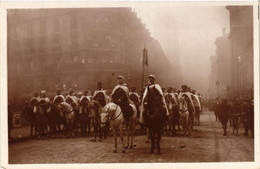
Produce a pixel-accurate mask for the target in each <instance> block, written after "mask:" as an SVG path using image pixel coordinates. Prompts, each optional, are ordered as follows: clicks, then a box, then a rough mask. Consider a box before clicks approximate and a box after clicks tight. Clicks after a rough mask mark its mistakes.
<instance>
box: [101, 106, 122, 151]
mask: <svg viewBox="0 0 260 169" xmlns="http://www.w3.org/2000/svg"><path fill="white" fill-rule="evenodd" d="M100 117H101V127H104V126H105V125H106V124H107V122H110V125H111V128H112V130H113V135H114V139H115V149H114V151H113V152H114V153H116V152H117V130H118V129H119V133H120V139H121V142H122V153H125V145H124V136H123V124H124V117H123V113H122V110H121V108H120V107H119V106H118V105H117V104H115V103H112V102H110V103H108V104H107V105H106V106H105V107H104V108H103V112H102V113H101V114H100Z"/></svg>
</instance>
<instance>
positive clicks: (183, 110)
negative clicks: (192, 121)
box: [179, 97, 189, 136]
mask: <svg viewBox="0 0 260 169" xmlns="http://www.w3.org/2000/svg"><path fill="white" fill-rule="evenodd" d="M179 114H180V120H181V122H182V128H183V131H184V136H189V112H188V105H187V102H186V101H185V99H184V98H182V97H180V98H179Z"/></svg>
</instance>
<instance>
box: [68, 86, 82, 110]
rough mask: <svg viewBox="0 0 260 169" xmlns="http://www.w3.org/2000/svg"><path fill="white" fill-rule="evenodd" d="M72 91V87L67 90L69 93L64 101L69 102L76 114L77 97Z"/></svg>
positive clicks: (77, 106)
mask: <svg viewBox="0 0 260 169" xmlns="http://www.w3.org/2000/svg"><path fill="white" fill-rule="evenodd" d="M73 92H74V91H73V89H70V90H69V95H67V96H66V99H65V102H67V103H69V104H70V105H71V106H72V107H73V110H74V111H75V114H77V113H78V108H79V99H78V98H77V96H75V95H73Z"/></svg>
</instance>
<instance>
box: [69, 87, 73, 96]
mask: <svg viewBox="0 0 260 169" xmlns="http://www.w3.org/2000/svg"><path fill="white" fill-rule="evenodd" d="M73 92H74V91H73V89H72V88H70V89H69V95H70V96H72V95H73Z"/></svg>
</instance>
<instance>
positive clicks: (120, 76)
mask: <svg viewBox="0 0 260 169" xmlns="http://www.w3.org/2000/svg"><path fill="white" fill-rule="evenodd" d="M117 79H123V80H124V79H125V78H124V77H123V76H122V75H119V76H117Z"/></svg>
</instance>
